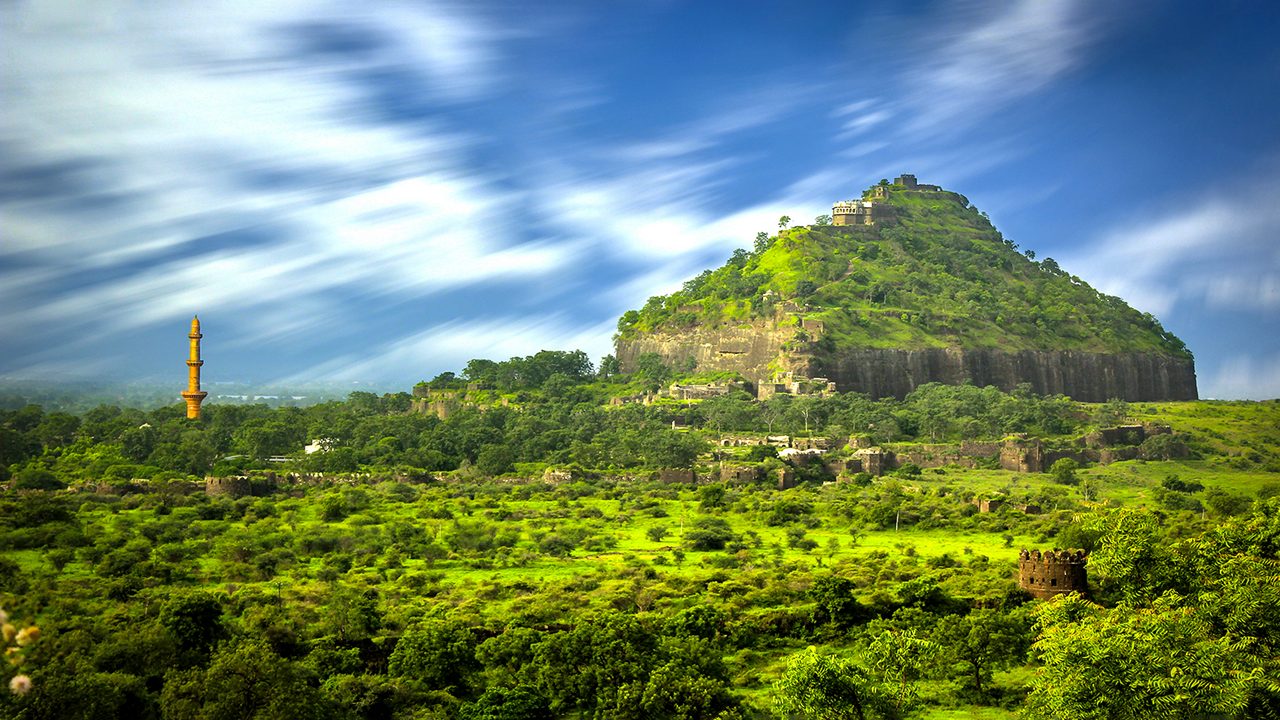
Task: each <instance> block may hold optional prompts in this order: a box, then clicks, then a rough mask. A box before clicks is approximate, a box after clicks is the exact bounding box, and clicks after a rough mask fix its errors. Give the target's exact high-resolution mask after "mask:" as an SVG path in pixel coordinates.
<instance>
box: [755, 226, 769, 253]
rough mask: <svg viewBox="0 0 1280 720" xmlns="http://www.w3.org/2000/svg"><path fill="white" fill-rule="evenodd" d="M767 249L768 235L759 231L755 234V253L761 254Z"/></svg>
mask: <svg viewBox="0 0 1280 720" xmlns="http://www.w3.org/2000/svg"><path fill="white" fill-rule="evenodd" d="M768 249H769V233H767V232H764V231H761V232H758V233H756V242H755V251H756V252H757V253H762V252H764V251H765V250H768Z"/></svg>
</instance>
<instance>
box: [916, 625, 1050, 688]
mask: <svg viewBox="0 0 1280 720" xmlns="http://www.w3.org/2000/svg"><path fill="white" fill-rule="evenodd" d="M934 639H935V640H936V641H937V643H938V645H939V646H940V647H941V648H942V650H943V652H944V653H945V654H946V656H947V658H948V659H949V660H950V661H951V662H952V665H953V668H954V674H955V675H956V677H959V678H964V679H966V680H967V681H968V684H969V687H970V689H972V690H973V691H974V692H976V693H978V694H979V695H984V694H986V692H987V687H986V686H987V684H988V683H990V682H991V675H992V673H993V672H994V671H995V670H997V669H1000V668H1002V667H1008V666H1009V665H1012V664H1014V663H1020V662H1022V659H1023V656H1025V655H1026V652H1027V647H1028V646H1029V645H1030V644H1031V623H1030V622H1029V621H1028V619H1027V618H1026V617H1024V616H1022V615H1020V614H1004V613H1001V612H999V611H997V610H974V611H972V612H970V613H969V614H968V615H944V616H943V617H942V618H940V619H939V620H938V626H937V630H936V631H935V633H934Z"/></svg>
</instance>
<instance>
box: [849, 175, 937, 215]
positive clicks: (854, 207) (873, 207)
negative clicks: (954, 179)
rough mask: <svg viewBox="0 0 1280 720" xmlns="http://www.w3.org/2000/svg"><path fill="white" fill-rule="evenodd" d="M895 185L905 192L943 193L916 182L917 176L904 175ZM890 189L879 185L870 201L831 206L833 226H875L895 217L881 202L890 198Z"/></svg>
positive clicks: (898, 178) (891, 209)
mask: <svg viewBox="0 0 1280 720" xmlns="http://www.w3.org/2000/svg"><path fill="white" fill-rule="evenodd" d="M893 185H894V186H895V187H898V188H901V189H904V190H913V191H917V192H941V191H942V188H941V187H940V186H938V185H922V184H920V183H919V182H916V176H915V175H911V174H909V173H904V174H902V175H899V176H898V177H896V178H894V180H893ZM888 195H889V191H888V188H887V187H885V186H884V185H877V186H875V187H873V188H872V189H871V194H870V199H865V196H864V199H862V200H841V201H840V202H838V203H836V204H835V205H833V206H831V224H832V225H875V224H877V223H882V222H884V221H886V220H889V219H891V218H892V217H893V208H892V207H890V206H889V205H886V204H884V203H883V202H880V201H881V200H884V199H885V198H886V197H888Z"/></svg>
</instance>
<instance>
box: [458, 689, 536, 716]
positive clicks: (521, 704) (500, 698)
mask: <svg viewBox="0 0 1280 720" xmlns="http://www.w3.org/2000/svg"><path fill="white" fill-rule="evenodd" d="M458 717H459V718H461V720H553V718H555V715H553V714H552V712H551V704H550V703H549V702H547V699H546V698H545V697H543V696H541V695H539V694H538V692H537V690H536V689H535V688H531V687H528V686H524V685H521V686H518V687H513V688H506V687H491V688H489V689H488V690H485V691H484V694H483V695H481V696H480V697H479V698H477V699H476V701H475V702H473V703H467V704H466V705H463V706H462V709H461V710H460V711H459V714H458Z"/></svg>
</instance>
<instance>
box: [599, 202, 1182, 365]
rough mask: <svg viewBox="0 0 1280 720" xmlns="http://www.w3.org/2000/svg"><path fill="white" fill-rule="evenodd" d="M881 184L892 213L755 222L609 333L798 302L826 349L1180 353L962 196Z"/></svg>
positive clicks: (720, 318)
mask: <svg viewBox="0 0 1280 720" xmlns="http://www.w3.org/2000/svg"><path fill="white" fill-rule="evenodd" d="M882 187H884V188H885V192H886V194H887V197H886V198H885V199H883V200H881V201H880V202H882V203H884V204H885V205H887V206H889V207H890V208H891V209H892V213H893V218H892V219H891V220H888V221H884V222H880V223H879V224H877V225H875V226H867V227H862V226H856V227H846V226H834V225H830V224H826V223H827V220H828V219H827V218H825V217H824V218H821V219H820V220H821V222H822V223H823V224H815V225H810V226H800V227H794V228H791V229H786V230H782V231H780V232H779V233H778V234H777V235H776V236H773V237H770V236H768V235H767V234H765V233H761V234H760V236H758V237H757V240H756V243H755V245H754V247H753V249H751V250H746V249H739V250H736V251H734V253H733V255H732V256H731V257H730V258H729V260H728V262H726V263H725V265H723V266H722V267H720V268H717V269H713V270H707V271H704V272H703V273H701V274H700V275H698V276H697V277H695V278H693V279H691V280H689V281H688V282H686V283H685V284H684V286H683V287H682V288H681V289H680V290H679V291H677V292H675V293H672V294H671V295H665V296H655V297H652V298H649V300H648V302H646V303H645V305H644V307H642V308H641V309H639V310H632V311H629V312H627V313H625V314H624V315H623V316H622V317H621V319H620V320H619V323H618V332H619V336H620V337H621V338H623V339H627V338H631V337H635V336H636V335H637V334H641V333H650V332H680V331H681V330H683V329H687V328H689V327H692V326H695V325H698V326H708V327H715V326H718V325H726V324H728V325H735V324H741V323H746V322H751V321H753V320H760V319H777V318H779V317H782V318H783V319H784V320H785V318H786V317H788V316H789V315H792V314H795V313H802V314H803V315H804V317H805V318H806V319H816V320H822V321H823V322H824V325H825V333H824V342H826V343H828V349H835V348H845V347H876V348H905V349H920V348H929V347H950V346H960V347H965V348H990V349H1000V350H1011V351H1016V350H1082V351H1089V352H1101V353H1116V352H1131V351H1136V352H1158V353H1162V354H1167V355H1177V356H1186V357H1189V356H1190V352H1189V350H1188V349H1187V348H1186V346H1185V345H1184V344H1183V343H1182V341H1181V340H1179V339H1178V338H1177V337H1175V336H1174V335H1172V334H1171V333H1169V332H1168V331H1166V330H1165V329H1164V328H1163V327H1162V326H1161V325H1160V323H1159V321H1158V320H1157V319H1156V318H1155V317H1153V316H1152V315H1150V314H1148V313H1141V312H1138V311H1137V310H1135V309H1133V308H1132V307H1130V306H1129V305H1127V304H1126V303H1125V302H1124V301H1123V300H1121V299H1120V298H1117V297H1113V296H1109V295H1105V294H1102V293H1099V292H1098V291H1096V290H1094V289H1093V288H1092V287H1090V286H1089V285H1088V284H1087V283H1085V282H1084V281H1083V280H1081V279H1080V278H1078V277H1076V276H1074V275H1071V274H1069V273H1067V272H1066V271H1064V270H1063V269H1062V268H1061V267H1059V265H1058V263H1057V262H1056V261H1054V260H1053V259H1052V258H1044V259H1042V260H1040V261H1036V260H1034V257H1035V253H1034V252H1031V251H1028V252H1027V253H1026V254H1023V253H1020V252H1018V249H1017V248H1018V246H1017V245H1016V244H1015V243H1014V242H1013V241H1011V240H1009V239H1007V238H1005V237H1004V236H1003V235H1002V234H1001V233H1000V232H999V231H998V230H996V229H995V227H993V226H992V224H991V223H990V222H989V220H988V218H987V216H986V215H985V214H984V213H982V212H980V211H979V210H978V209H977V208H975V207H973V206H972V205H971V204H970V203H969V202H968V200H967V199H965V198H964V197H963V196H961V195H958V194H956V193H951V192H945V191H943V192H930V191H915V190H907V189H905V188H902V187H901V186H897V185H889V184H887V183H886V184H883V185H882ZM868 192H870V191H868ZM784 311H785V312H784Z"/></svg>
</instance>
